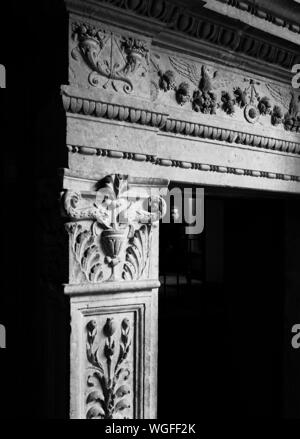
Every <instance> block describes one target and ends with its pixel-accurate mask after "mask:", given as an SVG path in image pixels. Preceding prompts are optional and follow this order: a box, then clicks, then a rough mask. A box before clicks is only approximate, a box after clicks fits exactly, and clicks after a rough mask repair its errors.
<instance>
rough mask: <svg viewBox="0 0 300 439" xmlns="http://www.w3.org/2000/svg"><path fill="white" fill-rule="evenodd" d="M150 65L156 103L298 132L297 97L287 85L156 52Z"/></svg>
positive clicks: (298, 102) (298, 103)
mask: <svg viewBox="0 0 300 439" xmlns="http://www.w3.org/2000/svg"><path fill="white" fill-rule="evenodd" d="M151 66H152V70H151V74H152V79H151V84H155V85H156V89H155V93H153V94H152V100H155V101H156V102H157V103H164V104H165V103H167V104H171V105H173V104H174V103H176V104H178V105H180V106H181V107H183V108H184V110H193V111H194V112H197V113H199V116H200V115H201V113H202V114H206V115H209V116H213V115H218V116H224V115H226V116H230V117H234V119H235V120H239V121H246V122H247V123H249V124H255V123H257V122H259V123H260V125H265V126H269V127H270V128H271V127H272V126H276V127H277V126H280V125H281V127H282V128H284V129H285V130H288V131H294V132H299V131H300V110H299V108H300V97H299V94H297V93H296V92H295V91H292V92H291V91H290V89H289V88H287V87H279V86H276V85H275V84H271V83H265V82H264V81H260V80H259V81H258V80H257V79H255V78H251V77H244V76H243V75H241V74H235V73H233V72H230V71H228V70H223V69H222V68H218V69H217V70H215V67H213V66H209V65H206V64H198V63H196V62H193V61H192V60H187V59H183V58H179V57H177V56H164V55H162V56H161V54H158V53H152V57H151ZM157 77H158V78H159V79H158V80H157V79H155V78H157ZM183 79H184V80H183ZM226 116H225V117H226Z"/></svg>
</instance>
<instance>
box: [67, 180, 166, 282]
mask: <svg viewBox="0 0 300 439" xmlns="http://www.w3.org/2000/svg"><path fill="white" fill-rule="evenodd" d="M128 191H129V186H128V179H127V176H124V175H119V174H116V175H110V176H108V177H106V178H105V179H103V180H102V181H101V182H99V184H98V185H97V191H96V197H95V198H96V200H95V201H91V198H90V197H84V196H82V194H80V193H75V192H72V191H67V192H66V193H65V194H64V212H65V214H66V215H67V216H68V217H69V218H70V219H71V220H73V221H72V222H69V223H67V225H66V227H67V230H68V232H69V235H70V250H71V254H72V258H73V259H72V264H71V266H72V270H71V271H72V274H71V278H72V279H71V281H72V282H75V283H81V282H91V283H95V282H103V281H115V280H122V279H123V280H138V279H139V278H141V277H142V276H144V275H146V274H147V273H146V268H147V267H148V266H149V259H150V249H151V236H152V228H153V227H154V226H155V225H156V224H157V223H158V221H159V219H160V218H161V217H162V216H163V215H164V213H165V210H166V206H165V202H164V200H163V199H162V198H161V197H155V196H154V197H148V198H145V199H143V200H140V199H138V200H135V199H133V200H132V199H130V197H129V195H128V193H129V192H128ZM145 205H146V206H145Z"/></svg>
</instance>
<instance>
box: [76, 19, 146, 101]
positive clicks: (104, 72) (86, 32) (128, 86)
mask: <svg viewBox="0 0 300 439" xmlns="http://www.w3.org/2000/svg"><path fill="white" fill-rule="evenodd" d="M72 32H73V39H74V40H75V41H76V42H77V46H76V47H75V48H74V49H73V50H72V57H73V58H74V59H75V60H76V61H78V59H79V56H78V55H81V57H82V58H83V59H84V61H85V62H86V64H87V65H88V66H89V67H90V69H91V70H92V72H91V73H90V74H89V78H88V79H89V82H90V84H91V85H93V86H98V85H99V83H100V78H101V77H103V78H106V79H107V81H106V82H105V83H104V84H103V86H102V87H103V88H107V86H108V84H109V83H110V84H111V85H112V87H113V89H114V90H115V91H118V88H117V83H118V82H122V83H124V85H123V90H124V92H125V93H131V92H132V91H133V83H132V78H131V76H132V74H133V73H135V72H136V71H137V70H138V69H140V68H141V70H142V73H141V76H144V75H145V72H146V70H147V68H146V66H147V64H148V53H149V49H148V48H147V47H146V44H145V43H144V42H143V41H140V40H138V39H136V38H132V37H117V36H116V35H115V34H113V33H112V32H108V31H105V30H102V29H97V28H95V27H94V26H92V25H90V24H88V23H73V25H72Z"/></svg>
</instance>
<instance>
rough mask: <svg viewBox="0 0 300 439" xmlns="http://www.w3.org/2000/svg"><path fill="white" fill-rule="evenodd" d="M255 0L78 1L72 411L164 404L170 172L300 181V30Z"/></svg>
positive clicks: (70, 121)
mask: <svg viewBox="0 0 300 439" xmlns="http://www.w3.org/2000/svg"><path fill="white" fill-rule="evenodd" d="M198 3H199V2H198ZM213 3H214V4H215V3H219V2H212V3H211V8H210V9H211V10H214V8H213ZM223 3H225V2H223ZM244 3H245V2H235V6H234V7H233V6H230V7H229V6H228V5H221V4H220V6H222V8H223V9H222V10H224V8H225V9H226V10H228V11H229V10H230V14H229V15H230V16H231V21H230V26H229V25H225V24H224V23H222V22H220V20H219V19H217V15H216V14H215V15H214V14H213V13H212V11H210V13H208V11H207V9H208V7H206V6H205V5H204V3H203V2H201V7H203V11H202V10H201V14H202V15H201V16H199V15H198V13H195V10H193V8H192V9H191V10H184V8H183V6H182V5H180V4H176V5H175V4H174V3H173V2H170V1H169V0H162V1H161V2H160V3H159V2H157V1H155V2H150V1H149V0H139V1H137V2H113V1H111V0H103V1H100V0H99V1H98V2H90V1H86V2H83V1H79V0H67V1H66V4H67V8H68V10H69V12H70V16H69V84H68V85H62V87H61V94H62V104H63V107H64V109H65V112H66V147H67V148H68V169H65V170H64V171H63V173H62V180H63V194H62V195H63V197H62V213H63V215H64V219H65V222H66V223H67V226H66V227H67V229H68V232H69V278H68V283H67V284H66V285H65V294H67V295H69V296H70V300H71V317H72V333H71V417H72V418H80V419H81V418H82V419H85V418H99V419H103V418H155V416H156V360H157V312H158V311H157V289H158V286H159V282H158V239H159V229H158V221H159V218H160V216H161V215H162V214H163V210H164V207H163V206H164V204H163V201H162V200H161V199H159V198H158V196H159V190H160V189H161V188H162V187H166V186H167V183H168V182H167V181H166V179H167V180H172V181H173V182H180V183H182V182H184V183H185V184H193V185H201V186H202V185H203V186H205V185H211V186H223V187H224V186H226V187H234V188H247V189H259V190H267V191H276V192H290V193H298V194H299V193H300V132H299V129H300V103H299V93H298V92H297V91H295V90H292V88H291V85H290V79H291V73H290V69H291V67H292V65H293V64H294V63H296V62H298V61H297V60H299V56H298V47H297V41H296V40H295V38H296V37H297V35H296V32H298V31H297V29H296V27H293V23H292V22H291V23H290V24H289V28H288V29H287V28H285V33H284V37H285V39H286V40H288V41H289V43H288V44H287V43H286V42H285V40H284V38H282V40H280V39H276V41H275V40H274V37H273V34H274V26H277V27H279V26H281V27H283V23H281V22H280V16H277V15H276V14H275V15H276V17H275V16H274V17H275V18H274V20H273V19H272V23H268V24H267V25H266V29H265V34H264V36H263V37H262V36H261V35H260V34H259V35H258V34H257V31H256V29H255V28H256V26H257V25H258V24H259V23H260V22H261V21H266V17H265V16H264V15H263V14H264V11H265V9H264V7H262V8H257V9H255V11H252V10H251V11H249V10H246V9H247V8H246V6H247V5H246V6H245V5H244V6H243V4H244ZM246 3H247V2H246ZM197 8H198V9H199V5H197ZM198 9H197V11H198ZM198 12H199V11H198ZM238 14H241V17H242V21H244V23H242V22H238V21H234V20H236V18H237V17H238ZM245 14H248V15H245ZM251 14H252V15H251ZM91 17H92V18H91ZM245 22H246V23H247V24H248V25H250V26H247V27H246V28H245ZM251 26H252V27H251ZM267 32H269V34H270V36H269V38H266V34H267ZM296 48H297V50H296ZM125 175H128V176H129V177H128V180H126V179H125V180H126V181H127V182H128V183H129V190H127V189H128V188H126V189H125V190H124V191H123V190H122V184H123V183H124V176H125ZM104 178H105V179H104ZM103 179H104V180H103ZM101 182H102V183H101ZM103 182H104V183H105V184H104V187H106V189H108V188H109V191H108V192H109V194H107V193H106V195H108V198H105V196H103V193H102V192H101V190H102V189H103ZM101 184H102V187H101ZM136 195H137V196H138V197H139V198H138V199H137V198H135V199H134V201H133V202H132V201H131V199H130V197H134V196H136ZM151 200H152V201H151ZM151 203H152V205H153V204H155V205H156V208H155V209H154V211H152V212H149V205H150V204H151ZM125 205H126V208H125V211H126V212H127V219H128V222H127V223H126V224H125V225H124V224H121V222H120V219H119V217H118V209H119V208H120V207H124V206H125ZM112 207H113V209H112ZM151 215H152V216H151ZM142 219H143V220H144V221H142Z"/></svg>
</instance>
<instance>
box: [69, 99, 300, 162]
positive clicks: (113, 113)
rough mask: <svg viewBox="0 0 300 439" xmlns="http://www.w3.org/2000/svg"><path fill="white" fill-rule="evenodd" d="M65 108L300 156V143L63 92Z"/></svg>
mask: <svg viewBox="0 0 300 439" xmlns="http://www.w3.org/2000/svg"><path fill="white" fill-rule="evenodd" d="M62 99H63V105H64V109H65V111H66V112H70V113H73V114H83V115H86V116H93V117H100V118H106V119H111V120H119V121H123V122H129V123H136V124H140V125H144V126H152V127H155V128H157V129H159V130H161V131H164V132H170V133H175V134H182V135H186V136H193V137H198V138H203V139H211V140H215V141H223V142H227V143H230V144H236V145H247V146H252V147H256V148H261V149H268V150H276V151H283V152H287V153H291V154H297V155H299V154H300V143H298V142H293V141H289V140H283V139H278V138H275V137H274V138H272V137H266V136H262V135H254V134H253V133H251V132H248V133H247V132H244V131H238V130H232V129H226V128H222V127H221V128H219V127H215V126H212V125H209V124H205V123H195V122H193V121H191V122H189V121H186V120H180V119H178V118H172V117H170V116H169V115H168V113H167V112H166V113H162V112H159V111H155V110H150V109H149V108H148V109H143V108H142V107H141V108H138V107H133V106H129V105H128V106H127V105H123V104H116V103H112V102H103V101H95V100H92V99H87V98H79V97H77V96H73V97H71V96H69V95H68V94H67V93H66V92H65V91H63V92H62Z"/></svg>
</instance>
